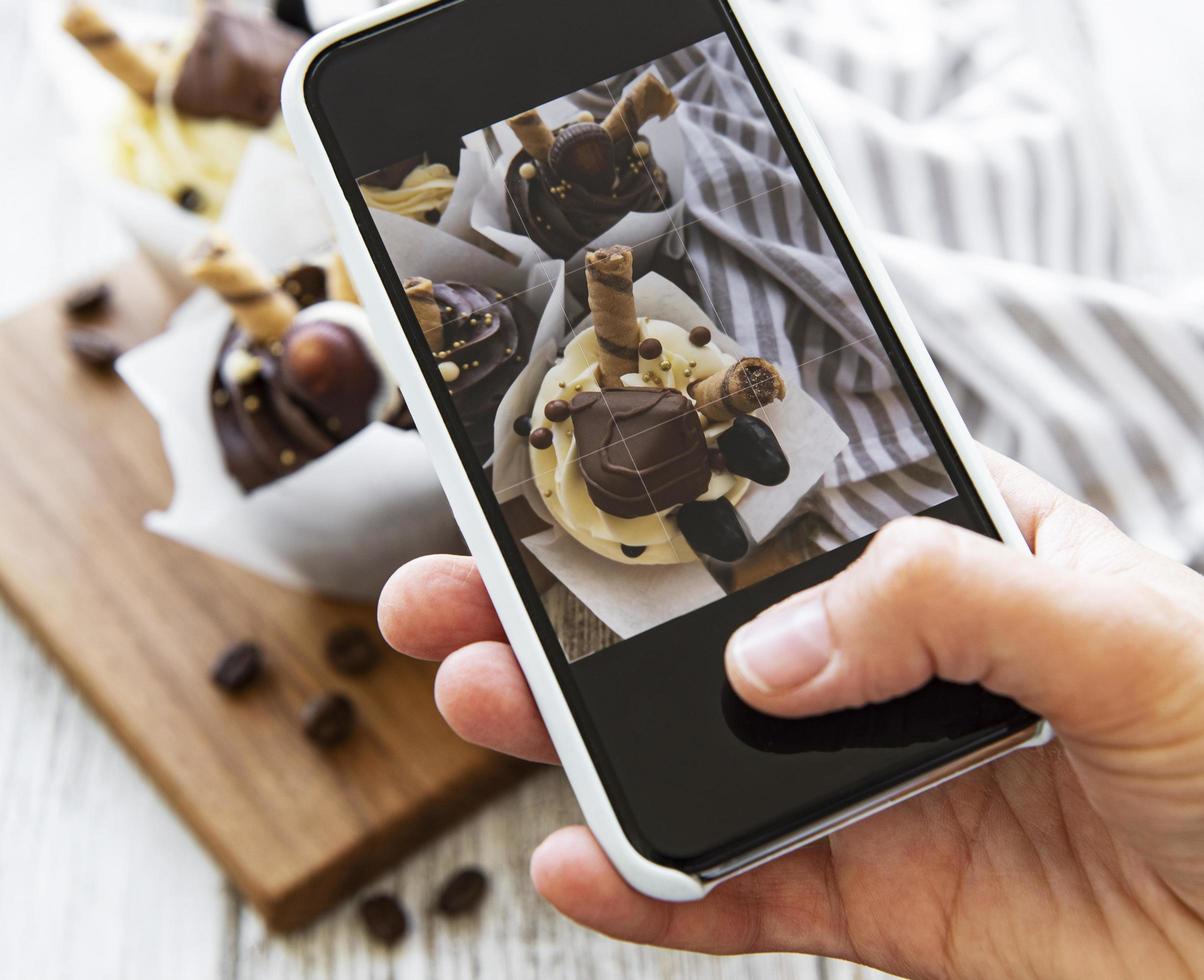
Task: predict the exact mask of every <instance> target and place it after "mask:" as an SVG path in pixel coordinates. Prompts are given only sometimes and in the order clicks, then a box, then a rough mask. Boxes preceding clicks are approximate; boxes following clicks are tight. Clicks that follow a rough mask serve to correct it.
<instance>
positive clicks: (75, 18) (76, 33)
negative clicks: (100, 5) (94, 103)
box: [63, 4, 159, 102]
mask: <svg viewBox="0 0 1204 980" xmlns="http://www.w3.org/2000/svg"><path fill="white" fill-rule="evenodd" d="M63 29H64V30H65V31H66V32H67V33H68V34H70V35H71V36H72V37H73V38H75V39H76V40H77V41H79V43H80V44H81V45H83V46H84V47H85V48H86V49H87V51H88V53H89V54H90V55H92V57H93V58H95V59H96V60H97V62H99V63H100V65H101V67H102V68H104V69H105V71H107V72H108V73H109V74H110V75H113V76H114V77H115V78H117V79H119V80H120V81H122V82H124V83H125V84H126V85H127V86H128V87H129V89H130V90H131V91H132V92H134V93H135V94H136V95H139V96H141V97H142V98H143V99H145V100H146V101H147V102H150V101H152V100H153V99H154V97H155V88H156V86H157V85H158V84H159V72H158V70H157V69H156V68H155V67H154V65H152V64H151V63H150V62H149V61H147V59H146V58H144V57H143V56H142V55H141V54H140V53H139V52H137V51H135V50H134V49H133V48H132V47H130V46H129V45H128V44H127V43H126V42H125V41H124V40H122V38H121V35H119V34H118V33H117V31H116V30H114V29H113V27H112V26H111V25H110V24H109V22H108V21H107V20H105V19H104V17H102V16H101V15H100V13H99V12H98V11H96V10H95V9H93V8H92V7H89V6H85V5H82V4H74V5H72V6H71V7H70V9H68V11H67V13H66V15H65V16H64V17H63Z"/></svg>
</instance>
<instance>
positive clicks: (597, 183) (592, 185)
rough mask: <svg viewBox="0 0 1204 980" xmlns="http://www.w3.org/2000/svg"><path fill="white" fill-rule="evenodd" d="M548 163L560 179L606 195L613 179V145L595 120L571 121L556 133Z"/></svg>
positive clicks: (607, 134) (549, 152)
mask: <svg viewBox="0 0 1204 980" xmlns="http://www.w3.org/2000/svg"><path fill="white" fill-rule="evenodd" d="M548 165H549V166H550V167H551V168H552V170H553V171H555V173H556V175H557V176H558V177H560V178H561V179H562V180H567V181H569V182H571V183H574V184H580V185H581V186H583V187H585V188H587V189H589V190H590V191H593V192H594V193H595V194H606V193H609V191H610V189H611V186H612V185H613V184H614V181H615V145H614V143H613V142H611V139H610V134H609V133H607V132H606V130H605V129H603V128H602V127H601V126H599V125H598V124H597V123H587V122H580V123H574V124H573V125H571V126H565V127H564V128H563V129H561V130H560V131H559V132H558V133H557V134H556V139H555V141H554V142H553V143H552V148H551V150H549V151H548Z"/></svg>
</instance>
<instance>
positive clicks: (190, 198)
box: [176, 187, 205, 213]
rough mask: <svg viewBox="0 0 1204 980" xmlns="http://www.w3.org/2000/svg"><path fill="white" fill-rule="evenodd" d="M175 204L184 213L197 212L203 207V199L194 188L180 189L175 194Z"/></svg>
mask: <svg viewBox="0 0 1204 980" xmlns="http://www.w3.org/2000/svg"><path fill="white" fill-rule="evenodd" d="M176 204H178V205H179V206H180V207H182V208H183V209H184V210H185V211H192V212H194V213H195V212H197V211H200V210H201V209H202V208H203V207H204V206H205V199H204V198H203V197H201V192H200V191H198V190H197V189H196V188H195V187H181V188H180V190H179V192H178V193H177V194H176Z"/></svg>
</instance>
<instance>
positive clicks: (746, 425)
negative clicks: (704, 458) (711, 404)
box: [718, 415, 790, 487]
mask: <svg viewBox="0 0 1204 980" xmlns="http://www.w3.org/2000/svg"><path fill="white" fill-rule="evenodd" d="M718 445H719V450H720V452H721V453H722V454H723V459H724V462H725V464H726V466H727V468H728V470H729V471H731V472H732V473H735V474H736V475H737V476H743V477H746V478H747V479H749V480H752V481H753V483H760V484H762V485H763V486H767V487H776V486H778V485H779V484H781V483H785V482H786V479H787V477H789V476H790V461H789V460H788V459H787V458H786V454H785V453H784V452H783V451H782V444H781V443H780V442H778V438H777V436H775V435H774V434H773V430H772V429H771V428H770V427H769V426H768V425H766V424H765V423H764V422H762V421H761V420H760V419H759V418H757V417H756V416H754V415H741V416H739V417H738V418H737V419H736V420H735V421H734V422H733V423H732V427H731V428H730V429H728V430H727V431H726V432H725V433H723V435H721V436H720V437H719V442H718Z"/></svg>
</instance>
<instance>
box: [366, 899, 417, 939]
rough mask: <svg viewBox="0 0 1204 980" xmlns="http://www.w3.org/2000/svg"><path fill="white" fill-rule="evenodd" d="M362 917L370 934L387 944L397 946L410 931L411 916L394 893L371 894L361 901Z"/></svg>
mask: <svg viewBox="0 0 1204 980" xmlns="http://www.w3.org/2000/svg"><path fill="white" fill-rule="evenodd" d="M360 919H361V920H363V923H364V928H365V929H367V930H368V933H369V935H371V936H372V938H373V939H375V940H377V941H378V942H382V943H384V944H385V945H386V946H395V945H397V943H399V942H401V940H402V939H404V938H405V935H406V933H407V932H409V931H410V917H409V916H408V915H406V910H405V909H404V908H402V905H401V903H400V902H399V901H397V899H396V898H394V897H393V896H392V895H386V894H384V893H379V894H376V895H369V896H368V897H367V898H365V899H364V900H363V901H362V902H360Z"/></svg>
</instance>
